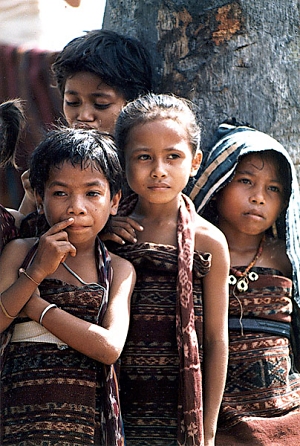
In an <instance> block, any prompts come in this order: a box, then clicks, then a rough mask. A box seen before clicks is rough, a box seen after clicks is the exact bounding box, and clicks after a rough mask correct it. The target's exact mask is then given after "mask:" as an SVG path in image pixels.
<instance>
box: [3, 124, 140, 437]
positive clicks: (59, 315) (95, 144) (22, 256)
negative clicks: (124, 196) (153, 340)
mask: <svg viewBox="0 0 300 446" xmlns="http://www.w3.org/2000/svg"><path fill="white" fill-rule="evenodd" d="M30 181H31V185H32V187H33V190H34V191H35V196H36V200H37V207H38V210H39V212H40V213H42V214H44V215H45V217H46V220H47V222H48V224H49V227H50V229H48V230H47V232H46V233H44V234H43V235H42V236H41V237H40V238H39V239H37V238H32V239H18V240H13V241H12V242H10V243H9V244H8V245H7V246H6V247H5V249H4V250H3V253H2V256H1V258H0V284H1V285H0V287H1V288H0V291H1V292H2V295H1V301H0V307H1V310H0V323H1V331H3V330H4V329H6V328H7V327H8V326H9V325H10V324H11V327H12V330H13V332H12V337H11V340H10V342H9V343H8V345H7V346H6V349H5V352H4V354H5V355H4V360H3V361H2V367H3V371H2V386H1V390H2V395H1V411H2V423H3V426H2V433H3V439H2V441H1V444H2V445H11V444H21V443H22V444H45V445H50V444H69V445H75V444H76V445H84V446H86V445H92V444H97V445H121V444H123V435H122V425H121V420H120V411H119V403H118V393H117V391H118V389H117V383H116V382H115V374H114V367H113V366H112V365H111V364H113V363H114V362H115V361H116V360H117V358H118V357H119V355H120V352H121V350H122V348H123V345H124V342H125V338H126V335H127V330H128V324H129V301H130V295H131V292H132V289H133V286H134V282H135V272H134V269H133V267H132V265H131V264H130V263H129V262H127V261H126V260H124V259H121V258H119V257H117V256H116V255H114V254H112V255H111V256H110V254H109V253H108V252H107V251H106V248H105V247H104V245H103V244H102V242H101V241H100V240H99V239H98V236H97V234H98V232H99V231H101V229H102V228H103V227H104V225H105V224H106V223H107V221H108V219H109V216H110V215H113V214H115V213H116V212H117V208H118V203H119V199H120V186H121V181H122V176H121V168H120V164H119V161H118V157H117V154H116V149H115V145H114V144H113V142H112V141H111V138H110V137H108V136H105V135H101V134H99V133H98V132H95V131H92V130H89V131H88V130H80V129H78V130H74V129H61V130H54V131H52V132H50V133H49V134H48V136H46V138H45V140H44V141H42V142H41V143H40V144H39V146H38V147H37V148H36V150H35V151H34V153H33V156H32V159H31V164H30Z"/></svg>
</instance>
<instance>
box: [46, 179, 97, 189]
mask: <svg viewBox="0 0 300 446" xmlns="http://www.w3.org/2000/svg"><path fill="white" fill-rule="evenodd" d="M103 183H104V181H103V182H102V181H99V180H95V181H90V182H88V183H84V185H83V186H84V187H93V186H102V185H103ZM57 186H59V187H68V184H66V183H64V182H62V181H56V180H54V181H52V182H51V183H50V184H49V185H48V187H49V188H51V187H57Z"/></svg>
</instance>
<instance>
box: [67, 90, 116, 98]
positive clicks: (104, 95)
mask: <svg viewBox="0 0 300 446" xmlns="http://www.w3.org/2000/svg"><path fill="white" fill-rule="evenodd" d="M64 94H65V95H66V94H70V95H73V96H78V94H79V93H78V91H75V90H65V92H64ZM92 96H93V97H94V98H109V97H110V95H109V94H107V93H103V92H99V93H92Z"/></svg>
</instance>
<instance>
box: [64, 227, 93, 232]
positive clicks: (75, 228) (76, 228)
mask: <svg viewBox="0 0 300 446" xmlns="http://www.w3.org/2000/svg"><path fill="white" fill-rule="evenodd" d="M87 227H88V226H84V225H71V226H68V227H67V228H66V231H68V230H70V231H74V232H78V231H83V230H85V229H86V228H87Z"/></svg>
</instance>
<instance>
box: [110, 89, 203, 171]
mask: <svg viewBox="0 0 300 446" xmlns="http://www.w3.org/2000/svg"><path fill="white" fill-rule="evenodd" d="M193 107H194V105H193V104H192V103H191V102H190V101H188V100H186V99H183V98H179V97H176V96H174V95H169V94H153V93H150V94H148V95H146V96H143V97H139V98H138V99H136V100H135V101H133V102H130V103H129V104H127V105H126V106H125V107H124V108H123V109H122V111H121V113H120V115H119V117H118V119H117V123H116V129H115V138H116V143H117V147H118V151H119V157H120V162H121V164H122V167H123V168H124V150H125V146H126V144H127V140H128V135H129V133H130V130H131V129H132V128H133V127H135V126H137V125H139V124H145V123H147V122H151V121H154V120H156V119H173V120H174V121H177V122H179V123H180V124H182V125H183V126H185V127H186V131H187V136H188V138H189V142H190V144H191V148H192V153H193V154H195V153H196V152H197V151H198V150H199V148H200V136H201V132H200V127H199V125H198V124H197V121H196V114H195V113H194V110H193Z"/></svg>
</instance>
